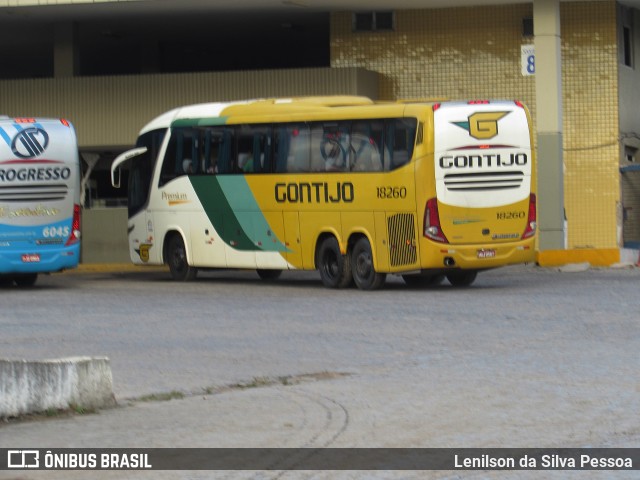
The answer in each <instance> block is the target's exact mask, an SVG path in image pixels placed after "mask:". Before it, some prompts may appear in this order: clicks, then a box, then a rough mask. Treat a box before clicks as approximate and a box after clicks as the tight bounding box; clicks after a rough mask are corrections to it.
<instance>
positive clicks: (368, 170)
mask: <svg viewBox="0 0 640 480" xmlns="http://www.w3.org/2000/svg"><path fill="white" fill-rule="evenodd" d="M125 161H130V162H131V165H130V168H129V177H128V185H129V186H128V202H129V203H128V208H129V222H128V231H129V249H130V255H131V259H132V261H133V262H134V263H136V264H146V265H162V264H168V265H169V269H170V272H171V275H172V276H173V278H174V279H175V280H181V281H183V280H190V279H193V278H194V277H195V276H196V274H197V271H198V269H212V268H244V269H255V270H257V272H258V275H259V276H260V277H261V278H264V279H273V278H277V277H278V276H279V275H280V273H281V272H282V270H285V269H303V270H315V269H317V270H319V272H320V277H321V279H322V282H323V284H324V285H325V286H327V287H330V288H341V287H346V286H348V285H350V284H352V283H353V282H355V284H356V285H357V286H358V288H360V289H363V290H373V289H376V288H379V287H380V286H381V285H382V284H383V283H384V281H385V277H386V275H387V274H397V275H401V276H402V278H403V279H404V280H405V281H406V283H408V284H412V285H413V284H415V285H428V284H434V283H439V282H441V281H442V279H443V278H444V277H446V278H447V279H448V280H449V282H450V283H451V284H453V285H456V286H464V285H470V284H471V283H472V282H473V281H474V280H475V278H476V275H477V272H479V271H482V270H486V269H490V268H495V267H500V266H503V265H509V264H517V263H526V262H531V261H534V257H535V249H534V242H535V237H536V196H535V178H536V175H535V162H534V153H533V150H532V137H531V119H530V115H529V113H528V111H527V109H526V108H525V107H524V105H522V104H521V103H519V102H513V101H473V102H443V103H433V102H431V103H430V102H398V103H376V102H373V101H371V100H369V99H368V98H363V97H349V96H331V97H308V98H291V99H267V100H251V101H242V102H231V103H209V104H201V105H192V106H186V107H181V108H177V109H174V110H171V111H170V112H167V113H165V114H163V115H161V116H159V117H157V118H156V119H154V120H153V121H151V122H150V123H149V124H148V125H146V126H145V127H144V128H143V129H142V131H141V132H140V136H139V138H138V141H137V145H136V148H134V149H133V150H130V151H127V152H125V153H123V154H122V155H120V156H119V157H118V158H116V159H115V160H114V162H113V165H112V169H111V174H112V182H113V184H114V186H116V187H118V186H119V183H120V182H119V179H120V167H121V165H122V164H123V162H125Z"/></svg>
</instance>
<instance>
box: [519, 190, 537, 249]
mask: <svg viewBox="0 0 640 480" xmlns="http://www.w3.org/2000/svg"><path fill="white" fill-rule="evenodd" d="M537 228H538V224H537V215H536V195H535V193H532V194H531V196H530V197H529V217H528V218H527V228H525V229H524V233H523V234H522V239H523V240H524V239H525V238H530V237H533V236H534V235H535V234H536V229H537Z"/></svg>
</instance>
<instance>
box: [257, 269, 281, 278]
mask: <svg viewBox="0 0 640 480" xmlns="http://www.w3.org/2000/svg"><path fill="white" fill-rule="evenodd" d="M256 272H257V273H258V276H259V277H260V278H261V279H262V280H276V279H277V278H279V277H280V275H282V270H268V269H266V268H258V269H257V270H256Z"/></svg>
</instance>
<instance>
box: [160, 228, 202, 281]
mask: <svg viewBox="0 0 640 480" xmlns="http://www.w3.org/2000/svg"><path fill="white" fill-rule="evenodd" d="M167 263H168V264H169V271H170V272H171V277H172V278H173V279H174V280H176V281H178V282H188V281H189V280H193V279H194V278H196V275H197V274H198V269H197V268H195V267H192V266H191V265H189V262H188V261H187V249H186V248H185V246H184V242H183V240H182V237H181V236H180V235H173V236H172V237H171V238H170V239H169V244H168V245H167Z"/></svg>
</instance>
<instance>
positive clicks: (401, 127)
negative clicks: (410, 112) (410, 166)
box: [385, 118, 417, 170]
mask: <svg viewBox="0 0 640 480" xmlns="http://www.w3.org/2000/svg"><path fill="white" fill-rule="evenodd" d="M416 125H417V120H416V119H415V118H397V119H392V120H387V121H386V129H385V150H386V152H385V170H395V169H396V168H400V167H402V166H403V165H405V164H407V163H408V162H409V161H410V160H411V157H412V155H413V146H414V144H415V137H416ZM387 156H388V159H387Z"/></svg>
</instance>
